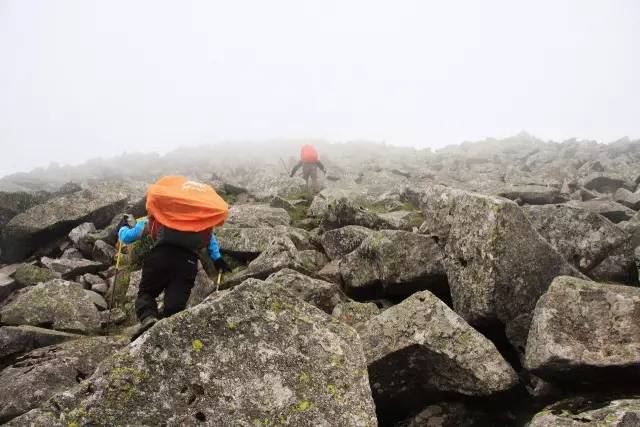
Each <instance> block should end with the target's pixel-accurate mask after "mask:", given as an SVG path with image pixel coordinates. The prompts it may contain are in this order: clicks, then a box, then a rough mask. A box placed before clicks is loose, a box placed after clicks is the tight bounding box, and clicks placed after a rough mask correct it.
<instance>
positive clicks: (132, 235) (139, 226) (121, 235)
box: [118, 219, 147, 245]
mask: <svg viewBox="0 0 640 427" xmlns="http://www.w3.org/2000/svg"><path fill="white" fill-rule="evenodd" d="M145 225H147V220H145V219H143V220H140V221H138V222H137V223H136V226H135V227H133V228H129V227H127V226H124V227H121V228H120V230H119V231H118V239H120V241H121V242H122V243H124V244H127V245H128V244H129V243H133V242H135V241H136V240H138V239H139V238H140V236H142V232H143V231H144V226H145Z"/></svg>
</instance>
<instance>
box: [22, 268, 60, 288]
mask: <svg viewBox="0 0 640 427" xmlns="http://www.w3.org/2000/svg"><path fill="white" fill-rule="evenodd" d="M13 277H14V278H15V279H16V282H18V284H19V285H20V287H26V286H33V285H35V284H38V283H42V282H47V281H49V280H52V279H55V278H56V275H55V273H54V272H53V271H51V270H49V269H48V268H42V267H38V266H35V265H33V264H20V265H18V267H17V268H16V271H15V273H14V276H13Z"/></svg>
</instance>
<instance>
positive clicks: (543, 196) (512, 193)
mask: <svg viewBox="0 0 640 427" xmlns="http://www.w3.org/2000/svg"><path fill="white" fill-rule="evenodd" d="M497 193H498V194H497V195H498V196H501V197H505V198H507V199H509V200H513V201H518V202H519V203H520V204H527V205H548V204H552V203H560V202H564V201H565V199H564V198H563V197H561V196H560V189H559V188H557V187H551V186H544V185H531V184H530V185H510V186H507V187H506V188H502V189H500V191H498V192H497Z"/></svg>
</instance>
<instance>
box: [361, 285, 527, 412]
mask: <svg viewBox="0 0 640 427" xmlns="http://www.w3.org/2000/svg"><path fill="white" fill-rule="evenodd" d="M358 332H359V334H360V337H361V338H362V343H363V346H364V351H365V355H366V357H367V361H368V363H369V375H370V381H371V388H372V391H373V394H374V399H375V401H376V406H377V407H378V410H381V409H389V408H395V409H396V410H397V409H398V408H404V409H405V410H409V409H418V408H420V407H422V406H423V405H424V404H426V403H428V402H430V401H431V402H434V401H437V400H438V399H439V398H442V396H443V395H450V394H461V395H467V396H490V395H493V394H496V393H500V392H504V391H507V390H509V389H511V388H512V387H514V386H515V385H516V384H517V382H518V379H517V376H516V374H515V372H514V371H513V369H512V368H511V366H509V364H508V363H507V362H506V361H505V360H504V359H503V358H502V356H501V355H500V353H498V350H497V349H496V347H495V346H494V345H493V344H492V343H491V342H490V341H489V340H488V339H486V338H485V337H484V336H482V335H481V334H480V333H479V332H477V331H476V330H474V329H473V328H472V327H471V326H469V325H468V324H467V323H466V322H465V321H464V320H463V319H462V318H461V317H460V316H458V315H457V314H455V313H454V312H453V311H452V310H451V309H450V308H449V307H447V306H446V305H445V304H444V303H443V302H442V301H440V300H439V299H437V298H436V297H435V296H434V295H433V294H431V293H430V292H429V291H423V292H418V293H416V294H414V295H412V296H411V297H409V298H407V299H406V300H404V301H403V302H401V303H400V304H398V305H395V306H393V307H391V308H389V309H387V310H386V311H384V312H383V313H382V314H380V315H378V316H375V317H373V318H371V319H370V320H368V321H366V322H364V323H361V324H360V325H358Z"/></svg>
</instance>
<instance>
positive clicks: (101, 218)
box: [0, 184, 127, 262]
mask: <svg viewBox="0 0 640 427" xmlns="http://www.w3.org/2000/svg"><path fill="white" fill-rule="evenodd" d="M126 202H127V196H126V195H125V194H124V193H123V192H121V190H120V188H119V187H118V186H117V185H109V184H105V185H100V186H96V187H95V188H93V189H91V190H82V191H78V192H75V193H72V194H69V195H64V196H60V197H56V198H54V199H50V200H48V201H47V202H45V203H43V204H41V205H37V206H33V207H32V208H30V209H28V210H27V211H25V212H23V213H21V214H19V215H17V216H15V217H14V218H13V219H12V220H11V221H9V223H8V224H7V225H6V226H5V227H4V228H3V230H2V240H1V242H0V246H1V248H2V258H3V259H4V260H5V261H7V262H15V261H19V260H21V259H23V258H25V257H26V256H28V255H30V254H31V253H33V251H34V250H35V249H37V248H39V247H41V246H46V245H47V244H48V243H50V242H53V241H55V240H56V239H59V238H61V237H64V236H66V235H67V234H68V233H69V232H70V231H71V230H72V229H73V228H74V227H76V226H78V225H80V224H82V223H84V222H92V223H94V224H95V226H96V227H97V228H101V227H104V226H106V225H107V224H109V222H110V221H111V218H113V216H114V215H115V214H116V213H117V212H121V211H122V208H124V206H125V205H126Z"/></svg>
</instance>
